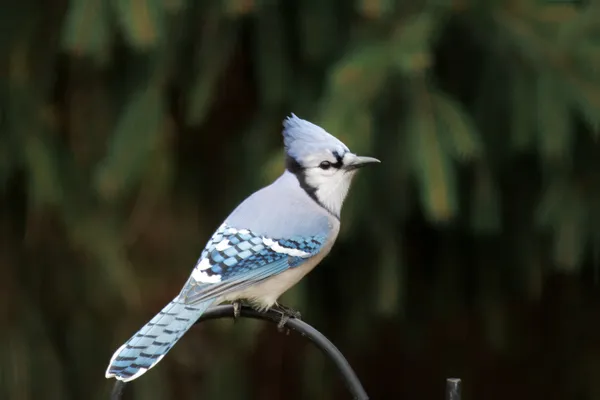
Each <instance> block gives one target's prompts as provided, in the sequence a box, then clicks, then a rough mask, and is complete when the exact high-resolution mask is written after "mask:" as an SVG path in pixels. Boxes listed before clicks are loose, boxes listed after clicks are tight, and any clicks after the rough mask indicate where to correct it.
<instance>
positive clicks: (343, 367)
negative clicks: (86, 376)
mask: <svg viewBox="0 0 600 400" xmlns="http://www.w3.org/2000/svg"><path fill="white" fill-rule="evenodd" d="M228 317H229V318H233V306H231V305H222V306H217V307H212V308H209V309H208V310H206V312H205V313H204V314H202V316H201V317H200V318H199V319H198V321H196V324H198V323H200V322H202V321H207V320H211V319H219V318H228ZM240 317H244V318H252V319H260V320H263V321H269V322H272V323H275V324H278V323H279V321H280V319H281V314H280V313H278V312H276V311H273V310H269V311H266V312H260V311H256V310H254V309H252V308H250V307H248V306H242V307H241V308H240ZM285 328H288V329H291V330H293V331H296V332H298V333H300V334H301V335H302V336H306V337H307V338H308V339H309V340H310V341H311V342H312V343H313V344H314V345H315V346H317V347H318V348H319V349H320V350H321V351H322V352H323V354H325V356H326V357H327V358H329V359H330V360H331V361H333V363H334V364H335V366H336V367H337V369H338V371H339V373H340V375H342V378H343V379H344V383H345V384H346V387H347V388H348V391H349V392H350V393H351V394H352V396H353V398H354V399H355V400H368V399H369V396H367V392H365V389H364V388H363V386H362V384H361V383H360V380H359V379H358V377H357V376H356V373H355V372H354V370H353V369H352V367H351V366H350V364H349V363H348V361H347V360H346V358H345V357H344V355H343V354H342V353H341V352H340V351H339V350H338V349H337V347H335V346H334V344H333V343H331V341H330V340H329V339H327V338H326V337H325V336H324V335H323V334H322V333H321V332H319V331H318V330H316V329H315V328H313V327H312V326H310V325H309V324H307V323H306V322H303V321H302V320H299V319H296V318H290V319H289V320H288V321H287V322H286V323H285ZM125 384H126V383H125V382H122V381H117V382H116V383H115V385H114V387H113V390H112V394H111V399H112V400H120V399H121V395H122V394H123V389H124V388H125Z"/></svg>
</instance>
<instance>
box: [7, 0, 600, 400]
mask: <svg viewBox="0 0 600 400" xmlns="http://www.w3.org/2000/svg"><path fill="white" fill-rule="evenodd" d="M597 3H598V2H596V1H592V2H589V3H587V2H585V3H584V2H577V1H549V0H548V1H534V0H511V1H492V0H489V1H475V0H473V1H468V0H438V1H426V0H397V1H394V0H379V1H377V0H352V1H350V0H327V1H326V0H302V1H300V0H297V1H292V0H262V1H261V0H222V1H193V0H71V1H68V0H20V1H13V2H8V1H3V2H2V5H1V6H0V7H1V8H0V32H1V33H0V227H1V228H0V243H1V245H0V246H1V247H0V249H1V251H0V276H1V278H0V327H1V330H0V337H1V340H0V398H2V399H14V400H29V399H48V400H54V399H106V398H108V395H109V392H110V388H111V386H112V384H113V381H108V380H106V379H105V378H104V371H105V368H106V366H107V363H108V361H109V359H110V356H111V355H112V353H113V351H114V350H115V349H116V348H117V347H118V346H120V345H121V344H122V343H123V342H124V341H125V340H126V339H128V338H129V337H130V335H131V334H132V333H134V332H135V331H136V330H137V329H138V328H140V327H141V326H142V325H143V324H144V323H145V322H146V321H147V320H148V319H149V318H151V317H152V316H153V315H154V314H155V313H156V312H157V311H159V310H160V309H161V308H162V306H163V305H164V304H165V303H166V302H167V301H169V300H170V299H171V298H172V297H174V296H175V295H176V294H177V293H178V292H179V290H180V288H181V286H182V284H183V283H184V282H185V280H186V278H187V277H188V274H189V273H190V272H191V269H192V267H193V265H194V263H195V261H196V259H197V257H198V255H199V254H200V251H201V250H202V247H203V246H204V244H205V243H206V241H207V240H208V238H209V237H210V235H211V234H212V232H213V230H214V229H215V228H216V227H217V226H218V225H219V224H220V223H221V221H222V220H223V218H224V217H225V216H226V215H227V214H228V213H229V212H230V211H231V210H232V209H233V207H235V206H236V205H237V204H238V203H239V202H240V201H241V200H243V199H244V198H245V197H246V196H247V195H249V194H250V193H251V192H253V191H254V190H256V189H258V188H260V187H262V186H264V185H266V184H268V183H269V182H270V181H271V180H273V179H274V178H275V177H277V176H278V175H279V174H280V173H281V172H282V170H283V162H282V161H283V152H282V139H281V122H282V120H283V119H284V118H285V116H287V115H289V114H290V113H291V112H294V113H296V114H297V115H298V116H300V117H302V118H306V119H309V120H311V121H313V122H315V123H318V124H320V125H322V126H323V127H324V128H326V129H327V130H328V131H329V132H331V133H333V134H334V135H336V136H337V137H339V138H340V139H342V140H343V141H345V142H346V143H347V144H348V146H350V148H351V149H353V150H354V151H355V152H357V153H360V154H365V155H371V156H375V157H377V158H379V159H381V160H382V161H383V162H382V164H380V165H378V166H377V167H372V168H369V169H365V170H363V171H361V173H360V174H359V176H358V177H357V179H356V180H355V184H354V186H353V188H352V190H351V193H350V196H349V199H348V200H347V203H346V205H345V208H344V211H343V214H342V232H341V234H340V237H339V240H338V244H337V245H336V246H335V248H334V249H333V251H332V253H331V254H330V256H329V257H328V258H327V259H326V260H325V261H324V262H323V263H322V264H321V265H320V267H319V268H317V269H316V270H315V271H314V272H312V273H311V274H310V275H309V276H308V277H307V278H306V279H305V280H304V281H302V282H301V284H299V285H298V286H297V287H295V288H294V289H293V290H291V291H290V292H289V293H287V294H286V295H285V296H284V298H283V299H282V302H283V303H284V304H287V305H288V306H293V307H295V308H297V309H299V310H301V312H302V314H303V318H304V319H305V320H306V321H307V322H309V323H311V324H312V325H314V326H315V327H316V328H317V329H319V330H320V331H321V332H323V333H324V334H325V335H327V336H328V337H329V338H330V339H331V340H332V341H333V342H334V343H335V344H336V345H337V346H338V347H339V348H340V349H341V350H342V351H343V352H344V353H345V354H346V356H347V357H348V359H349V360H350V362H351V363H352V365H353V366H354V368H355V369H356V371H357V373H358V375H359V376H360V377H361V379H362V381H363V383H364V385H365V387H366V389H367V392H368V393H369V394H370V396H371V397H372V398H373V399H421V400H429V399H431V400H438V399H442V398H443V396H444V394H443V393H444V384H445V382H444V380H445V378H447V377H459V378H462V379H463V381H464V398H465V399H486V400H496V399H507V398H510V399H514V400H518V399H528V400H530V399H542V398H543V399H546V400H553V399H576V400H587V399H600V323H599V322H600V288H599V287H598V282H599V278H600V148H599V145H598V135H599V133H600V6H599V5H597ZM124 398H126V399H148V400H157V399H199V398H202V399H207V400H208V399H222V400H235V399H264V400H271V399H290V400H295V399H346V398H349V397H348V395H347V393H346V392H345V389H344V387H343V385H342V383H341V380H340V379H339V377H338V376H337V375H336V372H335V371H334V369H333V367H332V365H331V364H330V363H329V362H328V361H327V360H326V359H324V358H323V356H322V355H321V354H320V353H319V352H318V351H317V350H316V349H314V348H313V347H311V346H310V345H309V344H308V343H307V342H306V340H304V339H303V338H300V337H298V336H296V335H293V334H292V335H289V336H285V335H281V334H279V333H278V332H277V331H276V329H275V327H274V326H272V325H267V324H265V323H261V322H256V321H242V322H238V323H236V324H235V325H234V324H233V323H232V322H231V321H230V320H223V321H213V322H207V323H205V324H203V325H201V326H198V327H195V328H194V329H192V330H191V331H190V332H188V334H187V335H186V336H185V337H184V338H183V339H182V340H181V341H180V342H179V343H178V344H177V346H175V348H174V349H173V350H172V351H171V352H170V353H169V355H168V357H166V358H165V359H164V360H163V361H162V362H161V363H160V364H159V365H158V366H157V367H156V368H154V369H152V370H151V371H150V372H148V373H147V374H146V375H144V376H143V377H141V378H140V379H139V380H136V381H135V382H134V383H133V384H131V385H129V387H128V391H127V393H126V396H125V397H124Z"/></svg>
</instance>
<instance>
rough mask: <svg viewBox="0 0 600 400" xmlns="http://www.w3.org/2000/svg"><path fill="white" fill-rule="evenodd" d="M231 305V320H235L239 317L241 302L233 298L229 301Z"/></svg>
mask: <svg viewBox="0 0 600 400" xmlns="http://www.w3.org/2000/svg"><path fill="white" fill-rule="evenodd" d="M231 305H232V306H233V321H234V322H235V321H236V320H237V319H238V318H239V317H240V310H241V309H242V302H241V301H240V300H235V301H233V302H232V303H231Z"/></svg>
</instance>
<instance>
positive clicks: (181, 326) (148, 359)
mask: <svg viewBox="0 0 600 400" xmlns="http://www.w3.org/2000/svg"><path fill="white" fill-rule="evenodd" d="M213 302H214V300H207V301H205V302H202V303H199V304H195V305H193V306H190V305H187V304H184V303H182V302H181V301H178V299H177V298H176V299H174V300H173V301H171V302H170V303H169V304H167V306H165V308H163V309H162V310H161V311H160V312H159V313H158V314H156V315H155V316H154V318H152V319H151V320H150V322H148V323H147V324H146V325H144V327H143V328H142V329H140V330H139V331H138V332H137V333H136V334H135V335H133V336H132V337H131V338H130V339H129V340H128V341H127V342H126V343H125V344H124V345H123V346H121V347H119V349H118V350H117V351H116V352H115V354H113V356H112V358H111V359H110V363H109V365H108V368H107V369H106V377H107V378H112V377H114V378H116V379H118V380H120V381H123V382H129V381H132V380H134V379H136V378H138V377H140V376H141V375H143V374H144V373H145V372H146V371H148V370H149V369H150V368H152V367H153V366H155V365H156V364H158V362H159V361H160V360H162V358H163V357H164V356H165V354H167V352H168V351H169V350H171V348H172V347H173V346H174V345H175V343H177V341H178V340H179V339H180V338H181V337H182V336H183V334H184V333H185V332H187V330H188V329H190V327H191V326H192V325H193V324H194V323H195V322H196V321H197V320H198V318H200V316H201V315H202V314H203V313H204V312H205V311H206V309H207V308H208V307H210V306H211V304H212V303H213Z"/></svg>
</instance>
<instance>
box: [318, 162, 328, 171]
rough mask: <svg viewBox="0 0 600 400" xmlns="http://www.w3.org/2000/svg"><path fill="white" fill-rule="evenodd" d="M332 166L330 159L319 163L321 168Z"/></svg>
mask: <svg viewBox="0 0 600 400" xmlns="http://www.w3.org/2000/svg"><path fill="white" fill-rule="evenodd" d="M330 167H331V163H330V162H329V161H323V162H322V163H321V164H319V168H321V169H329V168H330Z"/></svg>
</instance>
